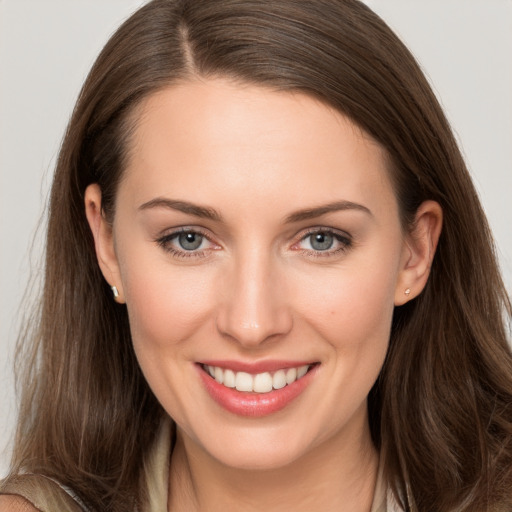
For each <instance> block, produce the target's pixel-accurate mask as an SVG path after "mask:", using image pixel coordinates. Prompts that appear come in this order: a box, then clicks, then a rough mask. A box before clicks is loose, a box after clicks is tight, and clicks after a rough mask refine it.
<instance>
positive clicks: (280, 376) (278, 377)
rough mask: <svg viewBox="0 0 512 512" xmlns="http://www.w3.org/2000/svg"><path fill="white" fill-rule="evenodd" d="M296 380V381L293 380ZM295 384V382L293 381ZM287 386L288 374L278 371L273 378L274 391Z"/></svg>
mask: <svg viewBox="0 0 512 512" xmlns="http://www.w3.org/2000/svg"><path fill="white" fill-rule="evenodd" d="M293 380H295V379H293ZM292 382H293V381H292ZM285 386H286V373H285V372H284V370H277V372H276V373H274V377H273V378H272V387H273V388H274V389H281V388H284V387H285Z"/></svg>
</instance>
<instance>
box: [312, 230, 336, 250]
mask: <svg viewBox="0 0 512 512" xmlns="http://www.w3.org/2000/svg"><path fill="white" fill-rule="evenodd" d="M310 241H311V247H313V249H315V250H316V251H326V250H328V249H330V248H331V247H332V245H333V243H334V237H333V236H332V235H330V234H329V233H315V234H314V235H311V240H310Z"/></svg>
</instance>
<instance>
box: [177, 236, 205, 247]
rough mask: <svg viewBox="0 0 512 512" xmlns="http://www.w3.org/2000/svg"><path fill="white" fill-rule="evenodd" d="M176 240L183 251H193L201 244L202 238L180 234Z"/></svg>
mask: <svg viewBox="0 0 512 512" xmlns="http://www.w3.org/2000/svg"><path fill="white" fill-rule="evenodd" d="M178 240H179V243H180V246H181V247H182V248H183V249H185V250H186V251H193V250H195V249H198V248H199V246H200V245H201V243H202V242H203V237H202V236H201V235H198V234H197V233H181V234H180V236H179V238H178Z"/></svg>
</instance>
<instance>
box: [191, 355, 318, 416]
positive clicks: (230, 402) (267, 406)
mask: <svg viewBox="0 0 512 512" xmlns="http://www.w3.org/2000/svg"><path fill="white" fill-rule="evenodd" d="M203 364H204V365H210V366H219V367H221V368H229V369H231V370H233V371H235V372H239V371H244V372H247V373H251V374H253V375H254V374H257V373H263V372H272V371H276V370H279V369H285V368H292V367H298V366H302V365H303V364H308V363H297V362H289V361H288V362H286V361H271V362H262V363H260V364H245V363H241V362H234V361H203V362H202V364H197V365H196V367H197V369H198V372H199V376H200V378H201V380H202V382H203V384H204V386H205V388H206V390H207V391H208V393H209V394H210V396H211V397H212V399H213V400H214V401H215V402H216V403H217V404H219V405H220V406H221V407H223V408H224V409H226V410H227V411H229V412H231V413H233V414H237V415H239V416H248V417H253V418H257V417H262V416H267V415H269V414H273V413H275V412H278V411H280V410H282V409H284V408H285V407H286V406H287V405H288V404H290V403H291V402H292V401H293V400H294V399H295V398H297V397H298V396H299V395H300V394H301V393H302V392H303V391H304V390H305V389H306V387H307V386H308V385H309V384H310V383H311V381H312V379H313V378H314V374H315V373H316V370H317V368H318V365H313V366H312V368H310V370H309V371H308V373H306V375H304V377H302V378H300V379H298V380H296V381H295V382H293V383H292V384H288V385H287V386H285V387H284V388H281V389H274V390H272V391H270V392H269V393H248V392H242V391H237V390H236V389H234V388H228V387H226V386H223V385H222V384H219V383H218V382H217V381H216V380H215V379H213V378H212V377H211V376H210V375H209V374H208V373H206V372H205V371H204V370H203V367H202V365H203ZM309 364H311V363H309Z"/></svg>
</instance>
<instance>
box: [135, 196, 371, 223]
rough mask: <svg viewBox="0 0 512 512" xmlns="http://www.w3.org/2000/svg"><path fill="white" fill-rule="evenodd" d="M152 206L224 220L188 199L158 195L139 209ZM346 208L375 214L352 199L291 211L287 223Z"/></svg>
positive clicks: (211, 209) (213, 211)
mask: <svg viewBox="0 0 512 512" xmlns="http://www.w3.org/2000/svg"><path fill="white" fill-rule="evenodd" d="M151 208H167V209H170V210H177V211H180V212H183V213H186V214H189V215H194V216H195V217H200V218H203V219H209V220H213V221H216V222H223V219H222V216H221V214H220V213H219V212H217V210H215V209H213V208H210V207H207V206H199V205H197V204H194V203H189V202H188V201H181V200H178V199H168V198H165V197H156V198H155V199H151V201H148V202H147V203H144V204H142V205H141V206H139V208H138V209H139V210H140V211H143V210H149V209H151ZM345 210H357V211H361V212H364V213H366V214H368V215H370V216H373V214H372V212H371V211H370V210H369V209H368V208H367V207H366V206H363V205H362V204H358V203H353V202H352V201H335V202H333V203H328V204H325V205H321V206H317V207H314V208H307V209H304V210H298V211H296V212H294V213H291V214H290V215H288V216H287V217H286V218H285V223H286V224H293V223H294V222H300V221H304V220H309V219H314V218H316V217H321V216H322V215H325V214H327V213H331V212H337V211H345Z"/></svg>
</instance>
